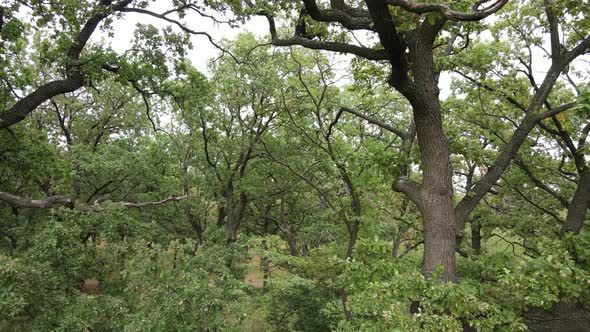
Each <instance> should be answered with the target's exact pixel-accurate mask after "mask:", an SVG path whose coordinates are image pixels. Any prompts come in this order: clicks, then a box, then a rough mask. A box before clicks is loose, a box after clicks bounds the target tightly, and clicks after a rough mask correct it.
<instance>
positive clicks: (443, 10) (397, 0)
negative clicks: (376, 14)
mask: <svg viewBox="0 0 590 332" xmlns="http://www.w3.org/2000/svg"><path fill="white" fill-rule="evenodd" d="M485 2H488V1H478V2H476V3H475V4H474V6H473V7H472V9H473V10H474V11H473V12H470V13H466V12H460V11H456V10H453V9H451V8H450V7H449V6H445V5H441V4H438V3H416V2H412V1H409V0H388V1H387V3H388V4H390V5H392V6H397V7H401V8H403V9H405V10H407V11H410V12H412V13H416V14H425V13H440V14H441V15H442V16H443V17H444V18H447V19H449V20H453V21H479V20H482V19H484V18H486V17H488V16H490V15H492V14H494V13H495V12H497V11H498V10H500V9H502V7H504V5H505V4H506V3H508V0H496V1H495V2H494V3H492V4H491V5H489V6H488V7H486V8H484V9H481V10H479V9H478V7H479V6H480V5H482V4H483V3H485Z"/></svg>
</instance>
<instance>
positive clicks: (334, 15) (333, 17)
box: [303, 0, 373, 30]
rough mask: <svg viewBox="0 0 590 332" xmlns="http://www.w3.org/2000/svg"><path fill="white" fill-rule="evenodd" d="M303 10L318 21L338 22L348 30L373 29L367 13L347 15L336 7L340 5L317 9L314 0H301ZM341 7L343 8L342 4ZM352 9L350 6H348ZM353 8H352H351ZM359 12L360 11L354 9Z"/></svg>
mask: <svg viewBox="0 0 590 332" xmlns="http://www.w3.org/2000/svg"><path fill="white" fill-rule="evenodd" d="M303 5H304V6H305V11H306V12H307V14H309V16H311V18H313V19H314V20H316V21H320V22H338V23H340V24H341V25H342V26H343V27H345V28H347V29H350V30H373V29H372V27H371V23H372V21H371V18H370V16H369V13H364V15H360V16H352V15H349V14H348V13H347V12H345V11H344V9H342V10H341V9H336V8H338V7H340V6H336V7H334V6H332V8H333V9H323V10H322V9H319V8H318V5H317V3H316V1H315V0H303ZM341 6H342V5H341ZM342 8H344V7H343V6H342ZM350 9H352V8H350ZM352 10H354V9H352ZM355 13H357V14H359V13H360V11H359V10H356V11H355Z"/></svg>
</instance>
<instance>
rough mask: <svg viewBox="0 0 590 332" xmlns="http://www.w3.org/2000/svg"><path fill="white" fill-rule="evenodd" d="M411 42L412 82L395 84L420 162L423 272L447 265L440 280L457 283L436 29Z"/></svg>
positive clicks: (453, 224)
mask: <svg viewBox="0 0 590 332" xmlns="http://www.w3.org/2000/svg"><path fill="white" fill-rule="evenodd" d="M424 29H425V30H423V31H421V32H420V33H417V34H416V35H415V36H413V38H410V43H408V46H409V53H408V57H409V59H410V62H411V63H412V64H413V70H412V71H413V74H414V80H413V82H412V84H402V85H399V86H397V87H396V88H397V90H398V91H400V92H401V93H402V94H403V95H404V96H405V97H406V98H407V99H408V100H409V101H410V104H411V105H412V109H413V114H414V123H415V125H416V136H417V138H418V144H419V147H420V158H421V162H422V185H421V187H420V201H421V206H420V207H419V208H420V212H421V215H422V220H423V221H424V262H423V265H422V273H423V274H424V276H426V277H429V276H430V275H431V274H432V273H433V272H434V271H435V269H436V268H437V267H438V266H442V267H443V274H442V280H444V281H455V280H456V259H455V242H456V239H455V234H456V233H455V218H454V212H453V210H454V207H453V185H452V177H453V169H452V166H451V161H450V158H449V155H450V153H449V147H448V142H447V139H446V137H445V135H444V130H443V123H442V114H441V109H440V100H439V97H438V94H439V89H438V82H437V79H436V70H435V67H434V58H433V54H432V43H433V39H434V36H435V35H436V34H435V33H432V32H433V31H435V30H437V27H434V26H433V27H431V28H430V29H431V30H429V29H427V28H424Z"/></svg>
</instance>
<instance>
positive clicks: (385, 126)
mask: <svg viewBox="0 0 590 332" xmlns="http://www.w3.org/2000/svg"><path fill="white" fill-rule="evenodd" d="M340 109H341V110H343V111H344V112H347V113H350V114H353V115H355V116H357V117H359V118H361V119H363V120H366V121H367V122H368V123H370V124H374V125H376V126H377V127H380V128H383V129H385V130H387V131H389V132H392V133H394V134H395V135H397V136H398V137H399V138H401V139H402V140H405V139H406V138H407V135H406V133H404V132H403V131H401V130H400V129H398V128H395V127H393V126H391V125H388V124H387V123H385V122H383V121H381V120H379V119H375V118H373V117H371V116H368V115H366V114H364V113H361V112H359V111H356V110H353V109H351V108H348V107H341V108H340Z"/></svg>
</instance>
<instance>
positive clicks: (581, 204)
mask: <svg viewBox="0 0 590 332" xmlns="http://www.w3.org/2000/svg"><path fill="white" fill-rule="evenodd" d="M588 208H590V170H585V171H584V172H582V173H581V174H580V182H579V183H578V188H576V192H575V193H574V197H573V198H572V202H571V203H570V205H569V208H568V209H567V217H566V219H565V227H566V229H565V230H566V232H570V233H573V234H579V233H580V230H582V227H583V226H584V221H585V220H586V214H587V212H588Z"/></svg>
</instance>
